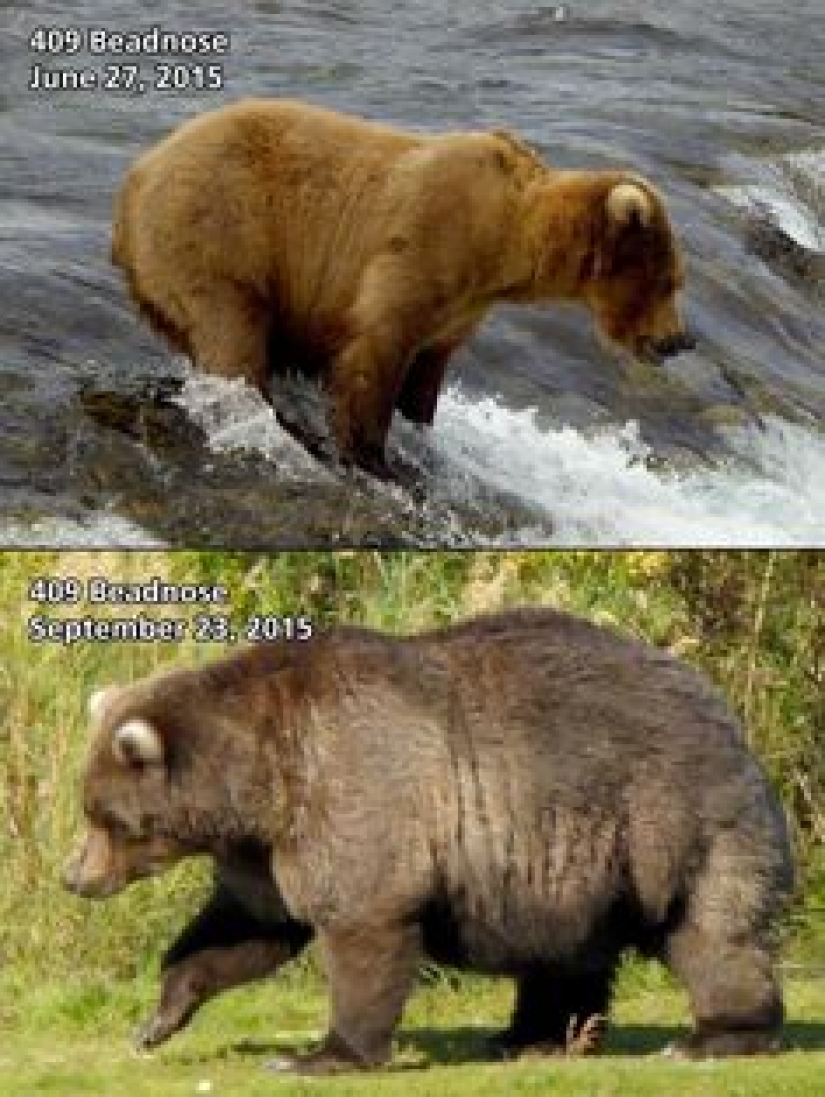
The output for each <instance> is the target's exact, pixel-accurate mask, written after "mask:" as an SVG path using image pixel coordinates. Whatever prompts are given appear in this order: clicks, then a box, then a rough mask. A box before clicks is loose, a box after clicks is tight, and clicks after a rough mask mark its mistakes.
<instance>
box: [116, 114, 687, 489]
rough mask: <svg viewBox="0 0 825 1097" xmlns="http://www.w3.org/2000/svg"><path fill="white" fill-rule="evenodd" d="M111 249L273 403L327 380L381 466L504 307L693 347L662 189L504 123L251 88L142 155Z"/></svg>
mask: <svg viewBox="0 0 825 1097" xmlns="http://www.w3.org/2000/svg"><path fill="white" fill-rule="evenodd" d="M112 257H113V260H114V262H115V263H116V264H117V265H118V266H120V267H121V268H122V269H123V271H124V272H125V275H126V277H127V280H128V283H129V285H130V287H131V291H132V294H133V296H134V298H135V299H136V301H137V302H138V304H139V305H140V307H141V308H142V310H143V312H144V313H145V314H146V316H147V317H148V318H149V319H150V320H151V321H152V322H153V323H154V325H155V326H156V327H157V328H158V329H159V330H160V331H161V332H163V333H165V335H166V336H167V337H168V338H169V339H170V341H171V342H172V344H173V345H174V346H176V347H177V348H179V349H181V350H182V351H184V352H185V353H186V354H188V355H189V357H190V358H191V359H192V360H193V361H194V362H195V364H196V365H197V366H199V367H200V368H201V369H204V370H207V371H209V372H212V373H216V374H220V375H222V376H225V377H242V378H245V379H246V381H248V382H249V383H250V384H251V385H254V386H256V387H257V388H258V389H259V390H260V391H261V393H262V394H264V396H267V394H268V386H269V373H270V372H274V373H279V372H286V371H292V370H295V371H300V372H304V373H309V374H317V375H320V377H321V378H322V380H323V381H324V382H325V384H326V385H327V387H328V388H329V390H330V392H331V399H332V413H333V427H334V435H335V439H336V442H337V445H338V450H339V455H340V456H341V457H342V459H343V460H344V461H346V462H356V463H358V464H360V465H361V466H363V467H365V468H367V469H370V470H371V471H373V472H376V473H379V474H384V473H386V466H385V457H384V449H385V441H386V437H387V433H388V431H389V427H390V422H391V419H392V415H393V410H394V409H395V408H396V407H397V408H398V409H399V410H400V411H401V413H402V414H403V415H404V416H406V417H407V418H408V419H410V420H412V421H413V422H414V423H417V424H430V423H432V421H433V417H434V415H435V410H436V402H437V399H438V393H439V390H440V389H441V386H442V382H443V378H444V373H445V370H446V367H447V362H448V360H449V358H450V356H451V354H452V353H453V352H454V351H455V349H456V348H457V347H458V346H459V345H460V344H461V343H463V342H464V341H465V340H466V339H467V338H468V337H469V335H470V334H471V333H472V331H473V330H474V328H475V327H476V326H477V325H478V323H479V322H480V320H481V319H482V318H483V317H484V315H485V314H486V313H487V311H488V310H489V309H490V308H491V306H493V305H494V304H495V303H496V302H498V301H510V302H535V301H544V300H562V301H565V300H566V301H575V302H580V303H582V304H584V305H586V306H587V307H588V308H589V309H590V310H591V311H592V312H593V313H594V314H595V317H596V320H597V322H598V325H599V327H600V329H601V331H602V332H603V333H604V334H605V335H606V336H607V337H608V338H609V339H611V340H613V341H614V342H616V343H618V344H620V345H622V346H624V347H626V348H628V349H629V350H630V351H631V352H632V353H633V354H634V355H637V356H641V357H646V358H658V357H661V356H662V355H666V354H669V353H674V352H676V351H677V350H679V349H682V348H684V347H686V346H688V345H691V341H690V340H689V339H688V337H687V336H686V334H685V331H684V328H683V324H682V321H681V319H680V316H679V312H678V308H677V303H676V298H677V294H678V291H679V289H680V287H681V285H682V281H683V274H682V263H681V259H680V254H679V249H678V245H677V243H676V240H675V238H674V234H673V230H672V228H671V225H670V222H669V220H668V217H667V213H666V210H665V206H664V203H663V201H662V199H661V197H660V195H659V194H658V193H657V192H656V190H655V189H654V188H653V187H652V186H651V184H650V183H648V182H647V181H646V180H644V179H642V178H640V177H639V176H637V175H634V174H633V173H631V172H628V171H600V172H587V171H555V170H553V169H552V168H549V167H547V166H546V165H545V164H544V163H543V162H542V160H541V159H540V157H539V156H538V155H537V154H536V153H535V152H534V151H533V150H532V149H530V148H528V147H527V146H526V145H525V144H523V143H522V142H521V141H519V140H518V139H516V138H515V137H513V136H511V135H510V134H508V133H505V132H500V131H493V132H467V133H446V134H440V135H424V134H418V133H411V132H405V131H402V130H399V129H395V128H392V127H390V126H386V125H379V124H377V123H374V122H369V121H365V120H363V119H360V118H356V117H349V116H347V115H343V114H336V113H334V112H332V111H330V110H325V109H322V108H319V107H315V106H311V105H309V104H307V103H301V102H296V101H290V100H266V99H249V100H244V101H241V102H238V103H235V104H233V105H230V106H227V107H223V108H220V109H218V110H215V111H211V112H208V113H206V114H202V115H200V116H199V117H197V118H195V119H193V120H190V121H188V122H186V123H185V124H184V125H182V126H181V127H180V128H179V129H177V130H176V131H174V132H173V133H172V134H171V135H170V136H168V137H166V138H165V139H164V140H162V141H161V142H160V143H159V144H158V145H156V146H155V147H154V148H152V149H150V150H149V151H148V152H147V153H145V154H144V155H142V156H141V157H139V158H138V160H137V161H136V162H135V163H134V164H133V165H132V167H131V168H130V169H129V171H128V172H127V174H126V177H125V179H124V181H123V184H122V186H121V189H120V191H119V194H118V197H117V201H116V207H115V215H114V228H113V237H112ZM287 425H288V424H287Z"/></svg>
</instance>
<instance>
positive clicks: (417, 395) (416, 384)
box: [396, 343, 457, 427]
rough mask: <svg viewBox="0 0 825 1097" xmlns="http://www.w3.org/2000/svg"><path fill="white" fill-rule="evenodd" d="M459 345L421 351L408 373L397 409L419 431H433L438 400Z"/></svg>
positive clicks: (451, 344)
mask: <svg viewBox="0 0 825 1097" xmlns="http://www.w3.org/2000/svg"><path fill="white" fill-rule="evenodd" d="M456 346H457V344H455V343H450V344H449V345H446V346H438V347H427V348H426V350H422V351H419V353H418V354H417V355H416V356H415V358H414V359H413V361H412V364H411V365H410V368H409V369H408V370H407V376H406V377H405V378H404V383H403V385H402V386H401V391H400V393H399V394H398V400H397V401H396V407H397V408H398V410H399V411H400V412H401V414H402V415H403V416H404V418H405V419H408V420H409V421H410V422H411V423H414V424H415V425H416V426H417V427H430V426H432V424H433V420H434V419H435V409H436V406H437V404H438V396H439V393H440V392H441V387H442V385H443V383H444V375H445V374H446V372H447V366H448V364H449V361H450V356H451V355H452V353H453V351H454V350H455V348H456Z"/></svg>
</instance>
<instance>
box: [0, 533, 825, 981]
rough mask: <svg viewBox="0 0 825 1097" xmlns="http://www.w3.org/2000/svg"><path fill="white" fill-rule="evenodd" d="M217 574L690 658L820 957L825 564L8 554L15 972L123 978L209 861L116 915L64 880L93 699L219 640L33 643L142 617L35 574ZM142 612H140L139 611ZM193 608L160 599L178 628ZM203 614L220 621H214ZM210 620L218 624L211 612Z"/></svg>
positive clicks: (245, 596)
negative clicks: (587, 631) (555, 628)
mask: <svg viewBox="0 0 825 1097" xmlns="http://www.w3.org/2000/svg"><path fill="white" fill-rule="evenodd" d="M68 574H71V575H73V576H75V577H77V578H79V579H81V580H87V579H88V578H90V577H91V576H93V575H103V576H106V577H108V578H109V579H112V580H122V581H133V582H135V581H146V580H148V579H150V578H152V577H153V576H156V575H157V576H159V577H160V578H162V579H164V580H167V581H177V582H182V581H189V582H194V581H197V582H214V583H220V584H222V585H224V586H227V587H228V588H229V590H230V592H231V607H230V608H231V612H232V614H233V616H234V618H235V620H236V621H238V622H242V621H243V620H245V619H246V618H247V617H248V616H250V615H251V614H253V613H270V614H286V613H305V614H308V615H310V616H311V617H312V618H313V620H314V621H315V623H316V626H317V627H319V628H320V627H323V626H324V624H327V623H329V622H332V621H349V622H360V623H365V624H370V625H373V626H376V627H380V628H383V629H387V630H391V631H408V630H409V631H413V630H416V629H421V628H425V627H427V626H430V625H433V624H437V623H443V622H446V621H450V620H453V619H456V618H460V617H464V616H468V615H471V614H474V613H478V612H483V611H489V610H494V609H497V608H500V607H503V606H511V605H519V604H548V605H554V606H558V607H563V608H568V609H571V610H573V611H575V612H579V613H582V614H585V615H587V616H589V617H591V618H593V619H595V620H598V621H602V622H606V623H609V624H612V625H614V626H616V627H618V628H620V629H622V630H624V631H627V632H630V633H633V634H635V635H637V636H640V637H646V638H648V639H650V640H652V641H653V642H655V643H658V644H662V645H665V646H667V647H669V648H670V649H671V650H673V651H675V652H677V653H678V654H680V655H681V656H682V657H683V658H685V659H687V660H689V661H691V662H694V663H696V664H697V665H700V666H702V667H703V668H704V669H705V670H706V672H707V673H708V674H709V675H710V676H711V677H712V678H713V679H715V680H716V681H717V682H718V683H719V684H720V685H721V686H722V688H723V690H724V691H725V692H726V694H727V695H728V697H729V698H730V699H731V703H732V704H733V705H734V707H735V708H736V709H737V710H738V711H739V712H740V714H741V715H742V716H743V717H744V718H745V719H746V721H747V726H748V734H749V736H750V739H751V742H752V744H753V746H754V749H756V750H757V752H758V753H759V754H760V755H761V756H762V757H763V759H764V760H765V762H766V764H767V766H768V768H769V770H770V772H771V773H772V775H773V777H774V779H775V780H776V781H777V783H778V785H779V788H780V790H781V792H782V795H783V797H784V800H785V803H786V805H787V809H788V812H789V816H790V818H791V820H792V823H793V827H794V832H795V835H796V838H797V844H798V847H799V851H800V857H801V861H802V863H803V865H804V868H805V872H804V876H803V889H802V890H803V892H804V898H805V903H804V904H803V906H802V907H800V914H799V915H798V918H797V922H796V930H795V938H794V939H795V942H796V944H797V945H798V946H800V947H804V948H805V949H807V950H808V951H810V950H811V949H814V950H819V954H820V955H823V953H825V949H823V948H822V942H823V941H824V940H825V915H823V914H821V913H819V911H818V907H825V883H823V880H825V857H823V847H824V846H825V688H823V674H825V624H823V621H825V604H823V592H824V591H825V555H819V554H794V553H782V554H765V553H697V552H690V553H655V552H646V553H550V552H545V553H512V554H511V553H507V554H504V553H436V554H424V553H354V552H340V553H334V554H331V553H284V554H278V555H273V556H259V555H243V554H220V553H203V554H198V553H106V554H103V553H97V554H83V553H71V554H64V555H60V554H48V553H39V554H28V553H26V554H24V553H7V554H3V555H0V620H2V633H0V702H1V703H2V707H1V708H0V765H1V767H2V768H1V769H0V819H2V829H1V830H0V861H2V864H3V886H2V888H0V925H2V926H3V934H2V935H0V960H1V961H2V963H3V964H4V965H5V966H6V967H7V969H11V970H13V971H16V972H18V973H19V975H20V978H21V980H24V979H30V978H32V977H42V976H45V975H49V976H53V977H56V978H70V977H71V973H72V972H73V971H75V970H79V969H81V968H82V969H83V970H84V971H89V970H94V971H97V972H100V973H101V975H102V976H107V977H108V976H111V977H113V978H115V977H118V976H131V975H132V974H134V973H135V971H137V970H139V969H142V968H144V967H145V966H146V965H147V964H148V963H149V962H150V961H152V962H153V961H154V960H155V959H156V957H157V954H158V952H159V951H161V950H162V949H163V948H164V947H165V945H166V944H167V943H168V941H169V940H170V939H171V937H172V935H173V933H174V932H175V930H176V928H177V927H178V926H179V925H180V924H182V922H183V921H184V920H185V919H186V917H187V912H191V911H192V908H193V904H194V902H195V900H196V897H197V894H198V893H200V892H202V891H203V889H204V888H205V887H206V886H207V872H206V866H204V865H187V866H184V867H182V868H181V869H179V870H177V871H175V872H174V873H171V874H169V875H168V876H166V877H164V878H163V879H160V880H155V881H148V882H145V883H142V884H138V885H135V886H134V887H132V888H130V889H129V890H128V891H127V892H126V893H125V894H124V895H122V896H120V897H118V898H116V899H114V900H112V901H111V902H108V903H101V904H93V903H88V902H82V901H80V900H77V899H74V898H72V897H70V896H68V895H66V894H64V893H63V891H62V890H61V888H60V885H59V870H60V866H61V864H62V862H63V860H64V859H65V857H66V855H67V853H68V851H69V850H70V848H71V846H72V841H73V837H74V835H75V832H76V831H77V829H78V827H79V824H80V820H79V797H78V778H79V773H80V768H81V765H82V760H83V756H84V751H85V745H86V717H85V708H86V700H87V697H88V695H89V693H90V692H91V690H93V689H94V688H97V687H99V686H101V685H104V684H106V683H107V682H112V681H123V680H130V679H133V678H136V677H138V676H140V675H143V674H146V673H149V672H151V671H152V670H153V669H154V668H155V667H157V666H158V665H160V664H162V663H164V662H166V661H168V660H180V661H182V662H186V661H189V662H194V661H198V660H203V659H207V658H211V657H213V656H214V654H215V653H216V651H218V650H221V646H220V645H215V644H196V643H195V642H193V640H192V639H191V638H188V639H186V640H185V641H184V642H183V643H181V644H179V645H178V644H175V645H163V644H157V643H156V644H136V643H133V644H96V643H83V644H77V645H75V646H73V647H70V648H66V647H61V646H59V645H56V644H33V643H31V642H30V641H29V640H28V638H27V622H28V620H29V619H30V618H31V617H32V616H33V615H34V614H35V613H38V612H46V613H49V614H50V615H51V616H54V617H70V616H77V615H80V616H83V615H92V614H93V615H94V616H96V617H99V618H102V617H106V616H128V615H130V614H133V613H135V612H137V610H138V608H139V607H129V606H115V607H113V606H109V607H102V606H89V605H80V606H68V607H67V606H63V607H58V606H52V607H38V606H37V605H35V604H34V603H32V602H31V601H30V600H29V599H28V597H27V592H28V590H29V587H30V584H31V582H32V580H33V579H34V578H35V577H36V576H37V575H51V576H60V575H64V576H65V575H68ZM143 612H145V613H150V612H151V611H150V610H147V609H146V607H143ZM202 612H204V607H199V608H197V609H193V608H184V607H174V608H172V607H166V608H164V609H163V610H161V611H155V613H154V615H157V614H158V613H160V614H161V615H163V616H176V617H182V618H186V619H190V620H191V618H192V617H193V616H194V615H195V614H197V613H202ZM208 612H215V610H214V609H213V610H208ZM219 612H225V610H223V609H221V610H219Z"/></svg>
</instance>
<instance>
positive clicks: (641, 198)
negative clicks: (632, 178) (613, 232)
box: [607, 182, 653, 229]
mask: <svg viewBox="0 0 825 1097" xmlns="http://www.w3.org/2000/svg"><path fill="white" fill-rule="evenodd" d="M607 217H608V220H609V221H610V224H611V225H612V226H613V227H614V228H616V229H625V228H631V227H634V226H637V227H639V228H647V227H648V226H649V225H650V222H651V221H652V219H653V204H652V202H651V199H650V195H649V194H648V193H647V191H646V190H645V189H644V188H643V187H642V186H640V185H639V183H635V182H624V183H616V184H615V186H613V187H612V188H611V190H610V192H609V193H608V195H607Z"/></svg>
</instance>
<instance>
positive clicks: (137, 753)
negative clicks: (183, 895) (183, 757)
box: [63, 686, 197, 898]
mask: <svg viewBox="0 0 825 1097" xmlns="http://www.w3.org/2000/svg"><path fill="white" fill-rule="evenodd" d="M141 694H142V691H140V690H136V689H135V688H130V687H122V688H121V687H117V686H110V687H108V688H107V689H104V690H99V691H97V692H95V693H93V694H92V697H91V700H90V703H89V715H90V718H91V721H92V725H93V729H94V732H95V734H94V739H93V743H92V748H91V752H90V755H89V759H88V762H87V765H86V771H85V774H84V778H83V811H84V815H85V817H86V822H87V824H88V831H87V834H86V836H85V837H84V839H83V840H82V841H81V843H80V845H79V846H78V848H77V850H76V852H75V853H74V855H73V856H72V857H71V858H70V859H69V861H68V863H67V864H66V866H65V868H64V872H63V883H64V885H65V887H66V888H67V889H68V890H69V891H72V892H74V893H75V894H77V895H82V896H84V897H88V898H105V897H107V896H109V895H114V894H115V893H117V892H118V891H121V890H122V889H123V888H124V887H126V885H127V884H129V883H131V882H132V881H133V880H137V879H140V878H141V877H144V876H151V875H153V874H154V873H157V872H161V871H163V870H164V869H166V868H168V867H170V866H171V865H173V864H174V863H175V862H177V861H178V860H180V858H181V857H184V856H186V855H187V854H189V853H193V852H197V850H195V849H192V848H190V846H189V844H188V843H186V842H185V841H181V840H180V838H179V837H177V836H176V835H175V834H174V832H173V829H172V828H171V827H170V821H171V818H172V815H173V812H172V808H171V804H170V799H171V798H170V784H171V783H172V781H173V779H174V774H173V766H172V759H171V758H170V751H169V747H168V745H167V743H166V741H165V738H164V734H163V732H162V731H161V729H160V727H159V726H158V725H157V724H156V723H155V722H154V721H153V720H152V719H151V716H150V715H149V714H148V711H147V710H151V705H150V704H147V701H146V698H145V697H143V696H142V695H141Z"/></svg>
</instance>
